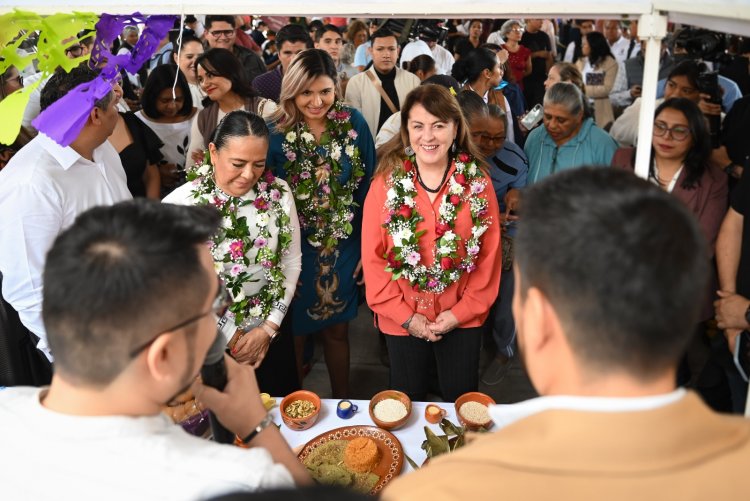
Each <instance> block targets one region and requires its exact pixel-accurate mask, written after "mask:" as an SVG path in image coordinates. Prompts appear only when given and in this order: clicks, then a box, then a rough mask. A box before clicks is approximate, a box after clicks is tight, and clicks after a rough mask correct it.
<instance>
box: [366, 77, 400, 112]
mask: <svg viewBox="0 0 750 501" xmlns="http://www.w3.org/2000/svg"><path fill="white" fill-rule="evenodd" d="M365 75H367V78H369V79H370V81H371V82H372V85H374V86H375V89H376V90H377V91H378V93H379V94H380V97H382V98H383V101H385V104H386V106H388V109H389V110H391V113H396V112H397V111H398V108H396V106H395V105H394V104H393V101H391V98H390V97H388V94H386V93H385V89H384V88H383V85H381V83H380V80H378V79H377V78H376V77H375V75H373V74H372V72H371V71H369V70H368V71H365Z"/></svg>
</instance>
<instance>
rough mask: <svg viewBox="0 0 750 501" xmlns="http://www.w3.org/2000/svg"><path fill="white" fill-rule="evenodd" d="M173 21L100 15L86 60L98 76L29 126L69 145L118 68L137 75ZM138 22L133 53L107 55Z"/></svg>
mask: <svg viewBox="0 0 750 501" xmlns="http://www.w3.org/2000/svg"><path fill="white" fill-rule="evenodd" d="M176 19H177V16H169V15H154V16H143V15H141V14H140V13H138V12H136V13H134V14H132V15H128V16H121V15H112V14H102V15H101V17H100V19H99V22H98V23H96V40H95V42H94V48H93V50H92V51H91V59H90V61H89V64H91V66H93V67H99V68H101V73H100V75H99V76H98V77H96V78H95V79H94V80H92V81H91V82H86V83H84V84H81V85H79V86H78V87H76V88H75V89H73V90H72V91H70V92H69V93H68V94H67V95H66V96H65V97H63V98H61V99H59V100H58V101H56V102H54V103H53V104H52V105H50V106H49V107H48V108H47V109H46V110H44V111H43V112H42V113H41V114H40V115H39V116H38V117H37V118H36V119H35V120H34V121H33V122H32V125H34V127H36V129H37V130H39V131H40V132H43V133H44V134H46V135H47V136H49V137H50V138H51V139H53V140H54V141H55V142H57V143H58V144H60V145H61V146H68V145H70V143H72V142H73V141H74V140H75V139H76V138H77V137H78V134H80V133H81V130H82V129H83V126H84V125H86V120H87V119H88V116H89V113H91V110H92V109H93V108H94V104H95V103H96V102H97V101H98V100H100V99H102V98H103V97H105V96H106V95H107V94H109V93H110V92H111V91H112V87H113V84H114V82H116V81H118V80H119V79H120V69H121V68H124V69H125V71H127V72H129V73H137V71H138V70H139V69H140V67H141V66H142V65H143V64H144V63H145V62H146V61H148V60H149V59H151V56H152V55H153V54H154V52H156V49H157V48H158V47H159V42H160V41H161V40H162V39H163V38H164V37H165V36H166V35H167V33H168V32H169V30H170V29H172V26H174V22H175V20H176ZM139 23H143V24H145V27H144V29H143V32H142V33H141V36H140V38H139V39H138V42H137V43H136V44H135V47H134V49H133V52H132V53H131V54H123V55H120V56H115V55H113V54H111V53H110V52H109V47H110V46H111V45H112V42H113V41H114V40H115V38H117V37H118V36H119V35H120V33H122V30H123V28H125V26H130V25H136V24H139Z"/></svg>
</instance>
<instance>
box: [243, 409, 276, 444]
mask: <svg viewBox="0 0 750 501" xmlns="http://www.w3.org/2000/svg"><path fill="white" fill-rule="evenodd" d="M271 424H273V417H272V416H271V415H270V414H266V415H265V417H264V418H263V419H261V420H260V423H259V424H258V426H256V427H255V428H254V429H253V431H251V432H250V434H249V435H248V436H246V437H245V438H243V439H241V441H242V443H243V444H244V445H247V444H248V443H250V441H251V440H252V439H254V438H255V437H256V436H257V435H258V433H260V432H261V431H263V430H265V429H266V428H268V427H269V426H270V425H271ZM238 438H239V437H238Z"/></svg>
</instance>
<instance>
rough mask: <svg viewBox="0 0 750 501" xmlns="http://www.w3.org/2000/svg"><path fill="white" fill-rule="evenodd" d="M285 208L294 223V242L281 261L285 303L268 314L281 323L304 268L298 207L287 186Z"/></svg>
mask: <svg viewBox="0 0 750 501" xmlns="http://www.w3.org/2000/svg"><path fill="white" fill-rule="evenodd" d="M282 203H283V205H284V209H285V210H286V211H287V213H288V214H289V224H291V225H292V242H291V243H290V244H289V252H288V253H287V254H286V255H285V256H282V258H281V263H282V266H283V267H284V300H283V304H281V305H278V306H275V307H274V308H273V309H272V310H271V313H270V314H269V315H268V319H267V320H268V321H270V322H273V323H275V324H276V325H281V321H282V320H284V316H285V315H286V312H287V311H288V310H289V305H290V304H291V302H292V298H293V297H294V291H295V290H296V289H297V280H299V274H300V271H301V270H302V235H301V232H300V227H299V219H298V218H297V209H296V207H295V206H294V198H293V197H292V190H291V188H289V186H286V192H285V193H284V196H283V198H282Z"/></svg>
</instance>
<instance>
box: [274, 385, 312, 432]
mask: <svg viewBox="0 0 750 501" xmlns="http://www.w3.org/2000/svg"><path fill="white" fill-rule="evenodd" d="M296 400H307V401H308V402H311V403H312V404H313V405H314V406H315V412H313V413H312V414H310V415H309V416H305V417H303V418H293V417H291V416H288V415H287V414H286V408H287V407H288V406H289V404H291V403H292V402H294V401H296ZM279 411H280V412H281V419H282V420H283V421H284V424H285V425H287V427H289V428H290V429H292V430H295V431H302V430H306V429H308V428H310V427H311V426H312V425H314V424H315V421H317V420H318V416H320V397H319V396H317V395H316V394H315V393H313V392H311V391H307V390H298V391H295V392H294V393H290V394H289V395H287V396H286V397H284V400H282V401H281V405H280V406H279Z"/></svg>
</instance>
